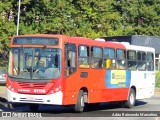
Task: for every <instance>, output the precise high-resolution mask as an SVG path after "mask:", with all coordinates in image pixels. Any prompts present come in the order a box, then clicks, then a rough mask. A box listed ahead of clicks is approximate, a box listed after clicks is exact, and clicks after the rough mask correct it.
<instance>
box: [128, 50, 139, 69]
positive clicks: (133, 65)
mask: <svg viewBox="0 0 160 120" xmlns="http://www.w3.org/2000/svg"><path fill="white" fill-rule="evenodd" d="M127 61H128V62H127V66H128V69H129V70H137V56H136V51H127Z"/></svg>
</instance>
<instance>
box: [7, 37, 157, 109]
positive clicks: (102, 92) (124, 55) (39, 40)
mask: <svg viewBox="0 0 160 120" xmlns="http://www.w3.org/2000/svg"><path fill="white" fill-rule="evenodd" d="M129 46H130V45H124V44H122V43H114V42H102V41H96V40H90V39H87V38H82V37H68V36H64V35H47V34H34V35H20V36H14V37H12V39H11V43H10V47H11V49H10V56H9V68H8V77H7V94H8V101H9V102H13V103H30V109H31V110H38V107H39V105H40V104H50V105H75V111H76V112H82V111H83V110H84V107H85V104H89V103H101V102H111V101H120V102H122V103H124V104H125V105H126V106H127V107H129V108H132V107H133V106H134V104H135V100H136V98H137V95H138V99H139V98H140V96H141V95H142V94H143V93H146V94H147V95H143V98H149V97H151V96H153V95H154V85H155V78H154V77H153V76H154V49H152V48H150V49H145V51H144V52H145V54H146V56H147V57H148V58H147V59H148V61H147V59H144V61H143V59H139V56H140V57H142V56H143V55H142V53H144V52H142V51H143V48H142V49H141V47H139V50H140V49H141V50H142V51H141V50H140V52H142V53H141V54H140V55H139V54H138V51H137V50H136V49H134V50H128V49H129V48H130V47H129ZM132 48H134V47H132ZM147 50H150V51H149V55H148V53H147ZM132 51H133V52H132ZM132 58H133V60H132ZM137 58H138V59H137ZM139 62H140V63H143V64H145V65H146V66H147V65H148V68H149V67H150V70H147V69H146V68H147V67H146V68H145V71H146V72H141V71H140V72H138V71H139V69H137V65H139V64H140V63H139ZM128 63H130V64H132V63H133V64H134V65H135V66H136V68H135V69H131V68H129V67H130V66H129V65H130V64H128ZM138 63H139V64H138ZM143 70H144V69H143ZM132 71H133V74H134V76H132ZM139 73H142V75H141V78H144V80H143V81H142V82H140V81H141V78H140V79H139V78H138V77H137V76H139ZM134 77H135V78H136V79H135V78H134ZM148 77H149V78H148ZM146 78H148V79H146ZM147 80H148V81H150V82H149V83H148V84H147V85H148V87H149V88H150V89H147V86H146V87H145V89H147V92H145V90H144V89H143V86H142V85H138V82H139V83H141V84H143V83H145V82H147ZM139 91H141V92H140V94H139Z"/></svg>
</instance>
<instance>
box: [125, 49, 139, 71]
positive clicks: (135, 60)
mask: <svg viewBox="0 0 160 120" xmlns="http://www.w3.org/2000/svg"><path fill="white" fill-rule="evenodd" d="M128 52H135V54H136V56H135V59H134V60H132V59H128ZM126 53H127V57H126V60H127V69H128V70H131V71H137V51H136V50H127V51H126ZM128 61H133V62H136V64H135V69H129V66H128Z"/></svg>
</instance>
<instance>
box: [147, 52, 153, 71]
mask: <svg viewBox="0 0 160 120" xmlns="http://www.w3.org/2000/svg"><path fill="white" fill-rule="evenodd" d="M146 59H147V70H148V71H154V55H153V53H149V52H148V53H147V56H146Z"/></svg>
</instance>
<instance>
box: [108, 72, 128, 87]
mask: <svg viewBox="0 0 160 120" xmlns="http://www.w3.org/2000/svg"><path fill="white" fill-rule="evenodd" d="M119 82H120V83H123V82H126V71H125V70H113V71H112V74H111V84H118V83H119Z"/></svg>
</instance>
